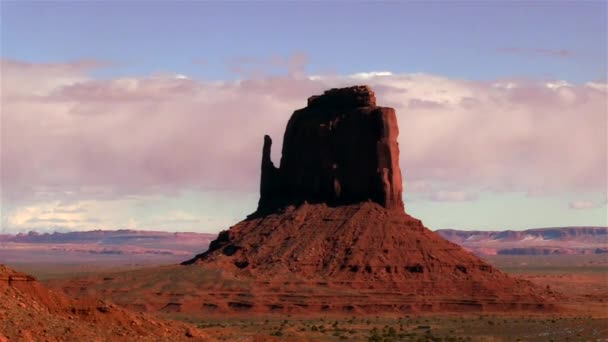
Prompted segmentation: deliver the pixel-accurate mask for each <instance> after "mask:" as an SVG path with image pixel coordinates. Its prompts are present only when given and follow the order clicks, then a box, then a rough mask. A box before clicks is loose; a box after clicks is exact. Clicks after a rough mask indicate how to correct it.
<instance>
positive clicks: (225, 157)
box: [1, 61, 608, 225]
mask: <svg viewBox="0 0 608 342" xmlns="http://www.w3.org/2000/svg"><path fill="white" fill-rule="evenodd" d="M296 62H297V61H296ZM2 63H3V64H2V73H3V74H2V80H3V89H2V90H3V92H2V99H1V100H2V103H1V104H2V129H3V132H2V133H3V136H2V139H3V140H2V156H1V158H2V185H3V188H2V204H3V205H4V207H3V208H11V209H10V210H3V215H5V216H8V215H11V217H12V220H13V221H11V222H13V224H16V223H15V222H24V220H27V219H26V218H25V217H29V218H32V217H38V218H41V217H46V216H40V214H39V213H32V212H28V211H27V210H25V208H30V207H31V206H32V204H33V203H50V202H53V201H56V200H68V199H69V200H71V201H74V202H83V201H99V200H102V199H103V200H109V199H112V200H121V199H125V198H131V197H133V196H135V197H137V196H152V195H172V194H176V193H178V192H179V191H181V190H188V189H192V190H222V189H224V190H225V189H239V190H243V189H245V190H247V191H251V192H256V191H257V188H258V177H259V162H260V155H261V147H262V146H261V145H262V137H263V135H264V134H270V135H271V136H272V137H273V140H274V146H273V159H274V161H275V163H278V162H279V157H280V146H281V143H282V141H281V139H282V135H283V131H284V129H285V124H286V122H287V120H288V118H289V116H290V115H291V113H292V112H293V110H295V109H298V108H302V107H304V106H305V105H306V99H307V98H308V97H309V96H311V95H313V94H319V93H321V92H322V91H323V90H326V89H329V88H332V87H339V86H346V85H353V84H361V83H366V84H369V85H371V86H372V87H373V88H374V89H375V91H376V93H377V98H378V104H379V105H382V106H391V107H395V108H396V110H397V113H398V120H399V124H400V136H399V143H400V150H401V155H400V158H401V166H402V170H403V172H404V177H405V184H406V187H405V190H406V191H408V184H416V182H417V183H418V185H420V188H424V187H426V188H427V189H428V188H430V186H432V189H433V191H434V192H435V194H434V195H433V196H434V198H435V199H436V200H463V199H470V198H471V196H472V195H470V194H462V193H459V192H458V191H460V190H459V189H469V188H471V187H475V188H478V189H485V190H486V191H487V190H495V191H502V192H504V191H525V192H534V193H555V192H562V193H563V192H577V191H597V189H606V165H607V161H606V158H607V154H608V153H607V150H606V149H607V147H606V139H607V137H606V122H607V120H608V118H607V113H606V101H607V88H606V85H605V84H603V83H598V82H589V83H586V84H567V85H566V83H565V82H563V81H559V80H556V81H551V82H550V83H551V84H558V85H560V86H559V87H553V88H550V87H548V86H547V82H546V81H539V82H531V81H515V80H513V81H507V82H505V81H494V82H485V81H470V80H460V79H451V78H447V77H443V76H440V75H429V74H392V73H390V72H367V73H358V74H355V75H351V76H340V75H333V76H328V75H317V76H308V77H306V76H302V77H300V76H298V75H299V74H298V73H296V72H292V71H293V70H299V69H298V68H299V66H298V65H299V64H298V63H299V62H298V63H295V62H294V63H292V64H294V65H295V66H294V67H292V68H291V69H290V70H292V71H290V72H289V73H288V75H287V76H266V77H260V78H255V79H243V80H239V81H215V82H207V81H199V80H196V79H184V78H179V77H177V78H176V77H175V74H168V75H166V76H162V75H160V76H155V77H140V78H135V77H130V78H120V79H108V80H96V79H93V78H91V77H90V76H89V74H88V71H89V69H90V68H91V67H92V65H94V64H91V63H89V64H87V63H73V64H69V63H67V64H53V65H49V64H27V63H21V62H14V61H3V62H2ZM362 75H364V76H362ZM362 77H363V78H362ZM422 184H426V185H425V186H422ZM439 185H440V186H439ZM414 188H415V187H411V189H414ZM454 189H456V190H454ZM442 191H443V192H442ZM429 194H430V192H429ZM429 196H430V195H429ZM467 196H468V197H467ZM43 207H44V206H43ZM48 209H49V208H46V207H45V208H43V209H41V210H48ZM73 214H74V215H76V214H77V213H73ZM20 215H21V216H20ZM24 215H25V216H24ZM49 218H53V219H65V217H62V216H49ZM70 218H71V219H79V218H78V217H76V216H71V217H70ZM70 218H68V219H70ZM100 219H102V221H103V219H104V218H100ZM15 220H16V221H15ZM105 223H108V222H106V221H103V223H99V224H100V225H101V224H105ZM123 223H124V222H123Z"/></svg>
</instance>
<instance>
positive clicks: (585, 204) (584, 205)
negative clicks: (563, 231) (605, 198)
mask: <svg viewBox="0 0 608 342" xmlns="http://www.w3.org/2000/svg"><path fill="white" fill-rule="evenodd" d="M601 206H602V204H601V203H595V202H592V201H587V200H578V201H573V202H570V204H569V207H570V209H594V208H599V207H601Z"/></svg>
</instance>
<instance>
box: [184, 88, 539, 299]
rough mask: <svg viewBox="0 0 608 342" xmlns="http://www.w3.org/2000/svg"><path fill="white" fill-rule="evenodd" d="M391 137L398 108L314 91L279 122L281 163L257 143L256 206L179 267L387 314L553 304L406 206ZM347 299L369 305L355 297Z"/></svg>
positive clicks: (355, 95) (350, 91)
mask: <svg viewBox="0 0 608 342" xmlns="http://www.w3.org/2000/svg"><path fill="white" fill-rule="evenodd" d="M397 135H398V128H397V119H396V116H395V111H394V110H393V109H391V108H384V107H378V106H376V102H375V95H374V93H373V91H371V89H370V88H369V87H366V86H361V87H351V88H344V89H332V90H330V91H327V92H325V93H324V94H323V95H321V96H313V97H311V98H310V99H309V100H308V106H307V107H306V108H304V109H300V110H297V111H295V113H294V114H293V115H292V116H291V118H290V120H289V123H288V124H287V129H286V131H285V137H284V141H283V151H282V153H283V155H282V158H281V164H280V166H279V167H278V168H277V167H275V166H274V164H273V163H272V161H271V160H270V151H271V145H272V140H271V139H270V137H265V139H264V148H263V153H262V178H261V186H260V202H259V207H258V210H257V212H256V213H255V214H254V215H251V216H250V217H248V218H247V219H246V220H244V221H242V222H240V223H238V224H236V225H234V226H233V227H231V228H230V229H229V230H227V231H223V232H221V233H220V234H219V236H218V238H217V239H216V240H215V241H213V242H212V243H211V245H210V248H209V250H208V251H207V252H205V253H203V254H200V255H198V256H197V257H195V258H194V259H192V260H189V261H186V262H184V264H203V265H205V267H207V268H217V269H221V270H223V271H228V272H229V273H231V274H235V275H237V276H238V277H239V279H243V278H248V277H250V278H252V279H254V282H256V283H261V284H271V283H280V284H288V283H294V282H295V283H303V284H321V286H328V287H332V288H335V287H337V288H341V289H342V290H346V291H358V292H357V293H363V292H364V291H370V290H373V291H378V292H381V293H382V297H383V300H384V299H386V300H388V301H390V302H392V303H393V304H391V305H389V306H385V307H384V309H382V310H388V311H394V310H397V311H412V310H413V311H416V310H425V309H424V308H422V306H424V305H427V306H430V307H432V310H447V311H450V310H456V311H458V310H463V309H464V308H465V307H466V308H468V309H471V310H507V309H524V310H528V309H533V310H537V309H545V308H549V307H551V305H547V303H546V301H545V297H544V296H545V293H544V290H543V289H539V288H536V287H535V286H533V285H532V284H531V283H529V282H526V281H521V280H518V279H515V278H512V277H510V276H508V275H507V274H505V273H503V272H501V271H500V270H497V269H495V268H494V267H492V266H491V265H489V264H487V263H486V262H484V261H483V260H481V259H479V258H478V257H476V256H474V255H473V254H471V253H469V252H467V251H465V250H463V249H462V248H461V247H459V246H458V245H456V244H454V243H451V242H449V241H446V240H444V239H443V238H441V237H440V236H438V235H437V234H435V233H433V232H431V231H430V230H429V229H427V228H426V227H424V226H423V224H422V222H421V221H420V220H418V219H415V218H413V217H411V216H409V215H407V214H406V213H405V211H404V209H403V202H402V199H401V191H402V187H401V170H400V169H399V158H398V154H399V148H398V145H397ZM241 277H242V278H241ZM264 291H268V289H266V290H264ZM403 296H406V297H407V299H406V300H405V301H403V299H404V298H403ZM334 297H335V298H334ZM334 297H332V298H331V299H329V297H324V300H326V301H330V302H334V303H337V302H340V299H339V298H341V295H340V291H336V293H335V294H334ZM342 299H343V298H342ZM376 300H377V299H376ZM314 301H315V299H314V298H309V299H307V302H314ZM431 303H433V304H431ZM214 304H215V305H218V306H219V305H220V304H219V303H214ZM251 305H254V304H251ZM325 305H326V304H323V306H325ZM349 305H350V306H352V307H356V308H360V309H361V310H367V308H369V307H370V306H369V302H367V299H361V298H359V299H356V300H354V301H352V302H351V303H350V304H349ZM376 309H377V308H376ZM376 309H373V310H376ZM468 309H467V310H468Z"/></svg>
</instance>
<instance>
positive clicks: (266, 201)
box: [257, 86, 403, 213]
mask: <svg viewBox="0 0 608 342" xmlns="http://www.w3.org/2000/svg"><path fill="white" fill-rule="evenodd" d="M398 134H399V130H398V128H397V118H396V115H395V110H394V109H392V108H386V107H378V106H376V98H375V94H374V92H373V91H372V90H371V89H370V88H369V87H367V86H355V87H350V88H342V89H332V90H328V91H326V92H325V93H324V94H323V95H320V96H313V97H311V98H309V99H308V106H307V107H306V108H303V109H300V110H296V111H295V112H294V113H293V115H292V116H291V118H290V119H289V122H288V124H287V129H286V130H285V136H284V138H283V149H282V158H281V163H280V167H278V168H277V167H275V166H274V164H273V163H272V161H271V160H270V152H271V145H272V140H271V138H270V137H269V136H265V137H264V147H263V153H262V179H261V185H260V201H259V205H258V211H257V212H258V213H268V212H271V211H273V210H275V209H278V208H281V207H285V206H287V205H290V204H294V205H298V204H301V203H303V202H305V201H306V202H308V203H327V204H329V205H331V206H338V205H344V204H352V203H358V202H364V201H373V202H376V203H378V204H380V205H381V206H383V207H385V208H387V209H401V210H403V200H402V194H401V193H402V179H401V170H400V168H399V146H398V143H397V136H398Z"/></svg>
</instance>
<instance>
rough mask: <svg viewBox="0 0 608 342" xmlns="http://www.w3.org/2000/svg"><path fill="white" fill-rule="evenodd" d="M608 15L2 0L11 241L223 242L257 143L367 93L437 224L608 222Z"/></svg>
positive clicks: (577, 5)
mask: <svg viewBox="0 0 608 342" xmlns="http://www.w3.org/2000/svg"><path fill="white" fill-rule="evenodd" d="M607 8H608V5H607V2H606V1H579V2H575V1H572V2H567V1H536V2H525V1H511V2H498V1H492V2H487V1H483V2H482V1H458V2H457V1H452V2H449V1H443V2H421V1H420V2H394V3H388V2H384V3H371V2H358V3H347V2H327V3H321V2H292V3H281V2H232V3H228V2H152V1H149V2H143V1H132V2H126V1H124V2H123V1H121V2H117V1H116V2H67V1H66V2H58V1H57V2H41V1H20V2H16V1H15V2H1V3H0V10H1V18H0V19H1V23H0V29H1V38H2V39H1V45H0V48H1V51H0V53H1V57H2V59H3V68H2V72H3V82H2V90H3V93H4V95H3V96H2V106H3V118H2V124H3V125H2V132H3V138H2V152H3V156H2V165H3V167H2V168H3V175H2V182H3V184H2V185H3V190H2V229H3V230H4V231H22V230H29V229H37V230H53V229H93V228H94V229H113V228H141V229H164V230H196V231H206V232H217V231H219V230H221V229H225V228H226V227H227V226H228V225H230V224H231V223H235V222H236V221H238V220H240V219H242V218H244V217H245V216H246V215H247V214H249V213H251V212H252V211H253V210H254V208H255V205H256V202H257V182H258V177H259V170H258V166H259V165H258V164H259V152H260V148H261V146H258V145H260V144H261V137H262V136H263V134H266V133H271V134H272V135H273V137H274V138H275V142H276V143H277V144H279V146H280V137H281V135H282V131H283V129H284V125H285V123H286V121H287V119H288V117H289V115H290V114H291V112H292V111H293V110H294V109H297V108H299V107H301V106H302V104H303V103H304V101H305V99H306V98H307V97H308V96H310V95H312V94H313V93H316V92H319V91H322V90H323V89H326V88H327V87H333V86H340V85H346V84H352V83H362V82H365V83H369V84H371V85H372V86H373V87H374V88H375V89H376V90H377V92H378V95H379V100H380V101H381V104H385V105H389V106H394V107H395V108H397V111H398V113H399V121H400V130H401V136H400V144H401V151H402V153H401V165H402V168H403V171H404V179H405V186H404V188H405V199H406V208H407V211H408V212H409V213H411V214H413V215H414V216H417V217H419V218H421V219H422V220H423V221H424V222H425V223H426V224H427V225H428V226H429V227H431V228H464V229H506V228H510V229H523V228H531V227H540V226H562V225H607V224H608V222H607V221H608V218H607V214H606V192H607V188H606V158H607V157H606V154H607V151H606V121H607V114H606V99H607V95H606V91H607V90H606V89H607V88H606V72H607V67H606V63H607V62H606V60H607V33H606V32H607ZM379 71H382V72H384V73H377V72H379ZM374 72H376V73H374ZM14 132H19V134H17V133H14ZM279 150H280V148H279V147H275V150H274V159H275V163H277V162H278V158H279V156H278V155H277V153H278V151H279Z"/></svg>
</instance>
